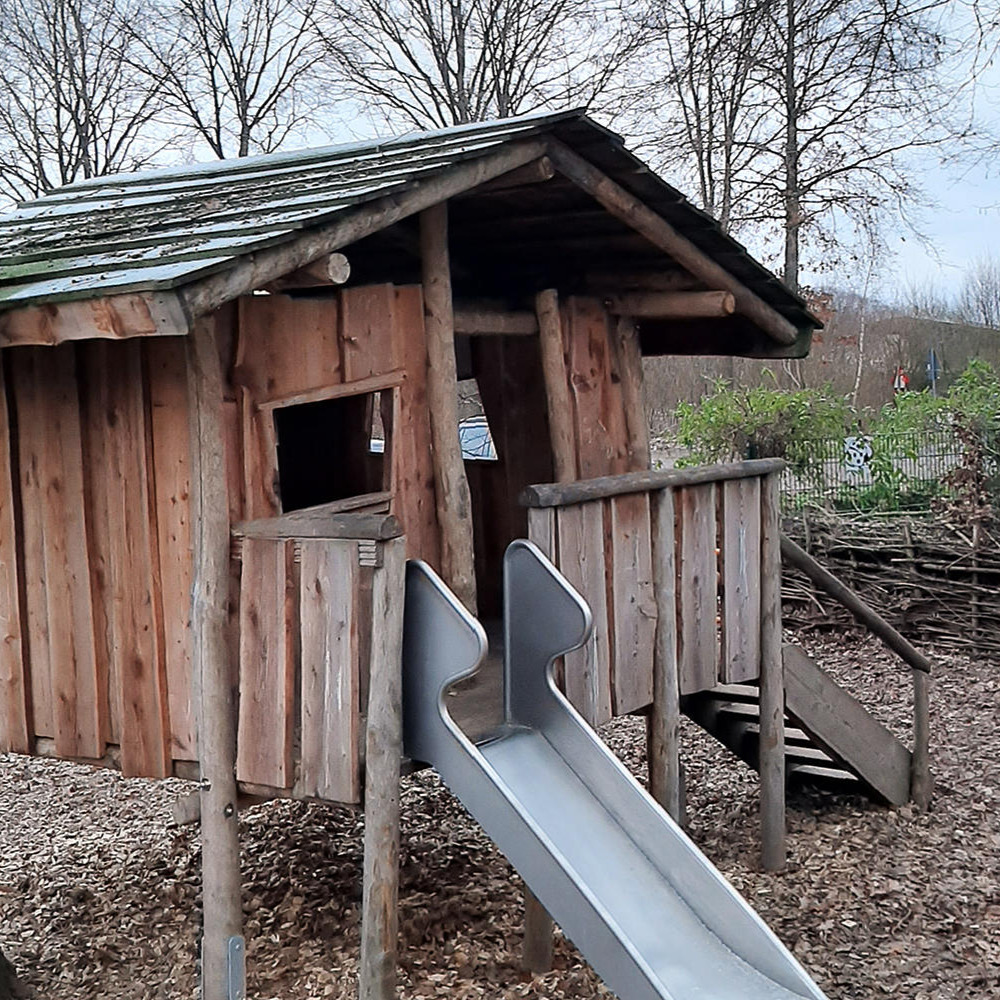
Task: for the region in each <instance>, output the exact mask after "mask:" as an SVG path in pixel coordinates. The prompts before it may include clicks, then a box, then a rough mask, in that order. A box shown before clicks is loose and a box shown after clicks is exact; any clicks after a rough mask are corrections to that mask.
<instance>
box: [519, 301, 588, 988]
mask: <svg viewBox="0 0 1000 1000" xmlns="http://www.w3.org/2000/svg"><path fill="white" fill-rule="evenodd" d="M535 315H536V317H537V318H538V337H539V347H540V350H541V355H542V379H543V381H544V383H545V404H546V410H547V413H548V417H549V441H550V444H551V447H552V465H553V470H554V472H555V477H556V481H557V482H560V483H569V482H572V481H573V480H574V479H575V478H576V435H575V433H574V431H573V404H572V401H571V399H570V394H569V383H568V382H567V381H566V361H565V357H564V354H563V336H562V321H561V319H560V316H559V294H558V292H556V290H555V289H554V288H547V289H545V290H544V291H541V292H539V293H538V294H537V295H536V296H535ZM534 513H535V512H534V511H531V512H529V515H528V523H529V526H531V525H532V524H533V523H534V524H535V525H538V526H540V525H542V524H543V523H544V524H545V525H546V526H547V535H548V548H547V549H545V546H544V545H543V546H542V548H543V549H545V554H546V555H547V556H549V557H550V558H554V557H555V539H554V538H553V537H552V536H553V530H554V519H553V518H552V516H551V515H548V516H547V517H544V520H543V515H536V516H535V517H534V518H533V516H532V515H534ZM553 930H554V924H553V920H552V918H551V917H550V916H549V914H548V913H547V912H546V911H545V908H544V907H543V906H542V904H541V903H539V902H538V900H537V899H536V898H535V896H534V894H533V893H532V892H531V891H530V890H529V889H527V888H525V891H524V944H523V948H522V953H521V966H522V968H524V969H526V970H527V971H529V972H548V971H549V969H551V968H552V935H553Z"/></svg>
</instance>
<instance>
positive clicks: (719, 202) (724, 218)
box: [637, 0, 777, 231]
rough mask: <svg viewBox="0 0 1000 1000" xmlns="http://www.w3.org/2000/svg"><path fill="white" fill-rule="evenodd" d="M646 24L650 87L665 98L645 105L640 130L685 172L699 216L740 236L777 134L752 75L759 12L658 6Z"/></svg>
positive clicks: (697, 4) (720, 0) (727, 6)
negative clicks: (708, 216)
mask: <svg viewBox="0 0 1000 1000" xmlns="http://www.w3.org/2000/svg"><path fill="white" fill-rule="evenodd" d="M645 22H646V23H645V25H644V29H643V30H644V34H645V35H646V37H647V38H649V39H650V40H651V44H650V48H649V49H648V51H647V53H646V57H647V58H646V62H647V65H650V66H652V67H653V78H652V80H651V81H650V83H651V85H652V87H653V88H654V90H655V91H656V92H662V93H664V94H665V96H666V98H667V99H666V100H665V101H664V102H663V104H662V105H660V106H659V107H656V106H655V105H654V106H653V107H649V106H647V107H644V108H643V110H642V114H643V117H644V118H645V119H646V120H647V122H648V124H645V125H639V126H638V127H639V129H640V130H641V131H642V132H644V133H645V134H646V135H647V136H648V137H649V145H650V147H651V148H652V149H653V150H654V151H655V153H654V155H656V156H657V158H658V159H660V160H661V161H662V162H663V163H664V164H665V165H669V166H670V167H671V168H672V169H674V170H677V169H680V170H681V171H682V172H684V171H690V173H691V174H692V175H693V176H691V178H690V180H691V182H692V184H693V186H694V190H695V192H696V195H697V198H698V201H699V204H700V205H701V206H702V207H703V208H704V209H705V211H707V212H708V213H709V214H711V215H712V216H714V217H715V218H716V219H717V221H718V222H719V224H720V225H721V226H722V228H723V229H724V230H726V231H729V230H730V229H733V230H736V231H739V230H740V229H741V228H743V227H744V226H745V225H746V224H748V223H749V222H751V221H753V220H755V219H757V218H758V216H759V215H760V211H761V209H760V205H759V203H758V202H759V200H758V197H757V195H758V191H757V186H756V183H755V181H756V179H757V175H758V174H759V172H760V171H761V170H762V169H765V168H764V167H763V166H761V161H762V160H764V159H766V157H767V156H768V150H769V149H770V148H771V147H772V146H773V144H774V141H775V131H776V128H777V126H776V123H775V122H774V121H773V120H772V116H771V115H770V107H769V106H768V105H767V104H766V103H765V101H764V97H763V94H762V93H761V91H760V86H759V80H758V78H757V73H756V70H757V65H758V49H759V47H760V45H761V44H763V43H764V28H765V21H764V17H763V14H762V11H761V9H760V8H759V7H758V6H755V5H751V4H737V5H735V6H734V5H733V4H731V3H728V2H726V0H659V2H656V3H654V4H653V5H652V6H651V7H650V8H649V11H648V13H647V14H646V16H645ZM637 124H638V123H637Z"/></svg>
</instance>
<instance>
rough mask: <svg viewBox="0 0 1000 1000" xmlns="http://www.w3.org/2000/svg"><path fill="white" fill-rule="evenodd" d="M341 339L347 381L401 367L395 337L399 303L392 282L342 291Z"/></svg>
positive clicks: (345, 379)
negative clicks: (397, 305)
mask: <svg viewBox="0 0 1000 1000" xmlns="http://www.w3.org/2000/svg"><path fill="white" fill-rule="evenodd" d="M340 303H341V305H340V308H341V315H340V340H341V351H342V352H343V359H344V365H343V371H344V381H345V382H355V381H357V380H358V379H361V378H368V376H370V375H381V374H383V373H385V372H391V371H393V370H394V369H395V368H398V367H399V364H398V362H397V357H396V349H395V348H396V343H395V337H394V336H393V333H394V330H395V317H394V316H393V311H394V307H395V303H396V294H395V289H394V288H393V286H392V285H364V286H361V287H360V288H345V289H344V290H343V291H342V292H341V293H340Z"/></svg>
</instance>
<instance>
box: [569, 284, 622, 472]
mask: <svg viewBox="0 0 1000 1000" xmlns="http://www.w3.org/2000/svg"><path fill="white" fill-rule="evenodd" d="M563 336H564V337H565V338H566V344H565V350H566V357H567V363H568V369H569V385H570V394H571V396H572V399H573V417H574V422H575V425H576V461H577V470H576V471H577V475H578V476H579V477H580V478H581V479H590V478H593V477H595V476H606V475H612V474H614V473H619V472H624V471H625V452H626V444H625V441H624V436H625V435H624V415H623V413H622V411H621V398H620V395H621V394H620V391H618V390H617V387H614V388H613V387H612V358H611V345H610V339H609V334H608V315H607V313H606V312H605V310H604V308H603V306H602V305H601V303H600V302H598V301H597V300H592V299H584V298H579V297H576V296H574V297H571V298H570V299H569V300H568V302H567V305H566V308H565V309H564V311H563ZM615 397H617V404H618V405H617V406H616V405H615V402H616V400H615ZM619 424H620V425H621V426H620V427H619ZM616 430H620V432H621V433H615V431H616Z"/></svg>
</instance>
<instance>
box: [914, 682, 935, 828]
mask: <svg viewBox="0 0 1000 1000" xmlns="http://www.w3.org/2000/svg"><path fill="white" fill-rule="evenodd" d="M930 687H931V675H930V674H929V673H928V672H927V671H924V670H914V671H913V756H912V757H911V758H910V798H911V799H912V800H913V801H914V802H915V803H916V805H917V806H919V807H920V808H921V809H926V808H927V807H928V806H929V805H930V803H931V795H932V794H933V791H934V780H933V778H932V777H931V751H930V742H931V717H930V716H931V709H930Z"/></svg>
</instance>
